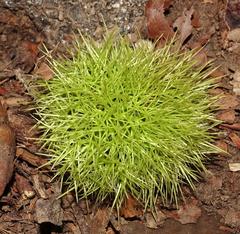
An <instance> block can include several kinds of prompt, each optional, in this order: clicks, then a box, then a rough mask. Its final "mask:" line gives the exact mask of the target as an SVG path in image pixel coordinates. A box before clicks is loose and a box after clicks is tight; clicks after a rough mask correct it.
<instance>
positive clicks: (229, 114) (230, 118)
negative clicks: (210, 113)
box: [217, 110, 236, 124]
mask: <svg viewBox="0 0 240 234" xmlns="http://www.w3.org/2000/svg"><path fill="white" fill-rule="evenodd" d="M235 115H236V112H235V111H234V110H226V111H222V112H220V113H219V114H217V119H219V120H221V121H223V122H224V123H228V124H232V123H233V122H234V120H235V117H236V116H235Z"/></svg>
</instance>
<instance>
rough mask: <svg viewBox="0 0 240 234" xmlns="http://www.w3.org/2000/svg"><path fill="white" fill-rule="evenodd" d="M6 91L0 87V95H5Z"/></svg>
mask: <svg viewBox="0 0 240 234" xmlns="http://www.w3.org/2000/svg"><path fill="white" fill-rule="evenodd" d="M6 93H7V90H6V89H5V88H3V87H0V95H5V94H6Z"/></svg>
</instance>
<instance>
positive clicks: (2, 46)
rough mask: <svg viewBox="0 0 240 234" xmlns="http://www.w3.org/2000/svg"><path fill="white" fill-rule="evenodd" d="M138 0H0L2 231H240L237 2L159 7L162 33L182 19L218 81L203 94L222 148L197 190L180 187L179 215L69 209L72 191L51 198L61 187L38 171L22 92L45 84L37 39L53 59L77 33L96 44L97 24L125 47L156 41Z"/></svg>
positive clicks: (178, 1)
mask: <svg viewBox="0 0 240 234" xmlns="http://www.w3.org/2000/svg"><path fill="white" fill-rule="evenodd" d="M146 2H147V1H144V0H128V1H125V0H99V1H96V0H82V1H78V0H71V1H65V0H59V1H53V0H32V1H28V0H20V1H8V0H0V101H2V103H4V106H6V107H7V116H8V121H7V120H6V118H5V117H6V116H5V112H4V109H1V108H0V141H4V140H5V138H6V137H5V136H4V134H5V132H4V131H5V130H6V126H7V127H9V126H10V127H11V128H10V129H11V130H12V129H13V132H15V134H16V142H15V141H14V133H13V132H12V133H11V134H12V138H11V137H10V138H8V139H7V147H5V148H4V145H3V144H2V145H0V170H3V167H4V166H6V168H7V169H6V170H5V171H3V172H1V176H2V178H5V181H4V180H3V179H0V182H1V185H0V192H1V191H2V190H4V189H5V191H4V193H3V195H2V197H1V199H0V233H31V234H34V233H44V234H45V233H83V234H85V233H93V234H94V233H108V234H112V233H124V234H133V233H139V234H144V233H149V234H155V233H161V234H165V233H166V234H167V233H174V234H183V233H184V234H185V233H189V234H224V233H240V199H239V195H240V172H239V171H240V151H239V149H240V133H239V131H240V118H239V113H240V102H239V96H238V95H240V69H239V67H240V66H239V65H240V59H239V56H240V1H237V0H229V1H219V0H199V1H194V0H191V1H190V0H166V1H165V4H166V5H165V11H164V19H167V22H168V24H169V25H170V27H173V25H176V24H174V22H176V19H179V18H180V17H182V18H181V19H182V20H183V21H182V24H183V23H185V24H184V25H185V26H184V27H182V28H181V30H180V31H181V32H182V33H183V34H184V33H185V36H183V37H184V46H185V47H186V48H188V49H189V48H196V47H197V46H204V50H203V51H202V53H201V54H200V55H199V58H198V59H199V62H200V63H202V62H206V61H207V60H211V59H213V60H214V66H216V67H218V66H219V68H218V69H217V71H216V72H215V73H214V74H213V76H221V77H222V78H221V80H220V82H219V86H218V88H216V89H214V90H212V91H211V92H212V93H213V94H221V95H222V98H221V100H220V101H219V105H220V108H219V111H218V112H217V113H216V115H217V117H218V118H219V119H220V120H222V121H223V123H222V124H221V125H220V126H218V129H219V132H221V135H220V137H219V139H218V140H217V141H216V144H217V145H218V146H219V147H220V148H222V149H224V150H225V151H227V152H228V154H224V153H223V154H220V155H217V156H213V158H212V159H211V160H210V161H209V162H208V164H207V169H208V173H207V175H204V176H203V178H202V179H201V181H199V182H196V190H195V191H192V190H190V189H189V188H188V187H183V191H184V195H185V202H183V201H182V202H180V205H179V207H178V209H176V207H174V206H168V207H163V206H161V205H159V207H158V210H157V216H156V219H155V218H153V216H152V214H151V213H148V212H147V213H145V214H142V210H139V208H138V207H137V205H136V202H135V201H134V200H131V199H129V201H128V202H127V203H126V204H125V206H124V207H123V208H122V212H121V216H122V217H121V218H120V220H117V217H116V216H115V215H114V214H111V213H110V209H109V208H108V206H107V205H108V204H106V206H104V205H103V206H101V207H99V206H97V205H95V204H94V201H89V204H88V207H87V205H86V202H85V201H79V202H78V203H77V202H76V201H75V199H74V196H73V195H72V194H68V195H67V196H65V197H63V198H62V199H56V197H57V194H59V189H60V182H59V181H54V182H51V176H52V175H53V174H52V172H51V171H50V170H49V169H48V168H40V169H39V166H41V165H43V164H44V163H45V162H46V159H45V158H42V157H40V156H39V155H38V150H39V147H38V146H37V145H36V144H35V143H34V142H33V141H32V140H31V138H33V137H36V136H37V135H38V132H37V130H36V129H34V128H32V127H33V125H34V124H35V120H34V119H33V118H32V117H31V114H30V112H29V111H28V108H29V103H31V102H32V98H31V96H30V95H29V87H30V84H31V82H32V80H34V79H36V78H37V77H42V78H43V79H46V80H47V79H51V78H52V73H51V70H50V69H49V66H48V65H47V62H46V60H45V56H44V55H43V53H42V51H41V48H42V47H41V45H42V44H43V43H44V45H45V46H46V47H47V48H48V49H49V50H53V52H54V53H64V52H65V49H64V48H66V46H69V45H70V44H71V41H72V40H73V39H74V33H78V30H79V29H80V30H81V32H83V33H84V34H88V35H91V36H93V37H94V38H95V39H96V40H98V39H101V37H102V36H103V34H104V27H105V26H104V24H106V26H107V28H109V29H111V28H113V27H115V26H118V27H119V30H120V32H121V33H123V34H125V35H127V36H128V38H130V40H132V41H133V42H137V41H138V40H140V39H147V38H152V39H154V37H156V35H155V33H156V31H154V30H158V29H159V28H158V25H155V26H156V27H155V26H152V28H153V29H152V31H151V29H150V30H149V28H148V27H149V24H148V23H149V21H148V20H149V19H147V18H146V15H145V13H144V12H145V4H146ZM160 2H161V1H160ZM162 2H163V1H162ZM191 9H192V10H191ZM155 10H156V9H155ZM160 10H161V9H160ZM160 10H159V9H157V10H156V12H158V13H159V12H160ZM158 13H157V14H158ZM160 21H161V17H160ZM160 21H158V20H157V21H154V20H153V21H152V22H150V24H153V23H156V22H157V23H156V24H158V23H159V24H161V22H160ZM147 24H148V25H147ZM146 25H147V26H146ZM159 27H160V28H161V25H160V26H159ZM179 27H180V26H179ZM156 28H157V29H156ZM173 28H174V27H173ZM138 31H140V32H141V33H142V38H139V34H138V33H137V32H138ZM156 34H157V33H156ZM185 37H186V38H185ZM11 134H10V135H11ZM15 149H16V153H15ZM5 154H6V155H9V154H14V155H13V156H14V165H11V164H13V163H12V162H11V161H6V157H7V156H6V155H5ZM6 162H7V163H6ZM12 166H14V169H13V171H12V169H11V167H12ZM4 173H5V174H4ZM10 178H11V180H10ZM8 180H10V182H9V183H8V184H7V182H8ZM6 184H7V186H6V188H5V185H6Z"/></svg>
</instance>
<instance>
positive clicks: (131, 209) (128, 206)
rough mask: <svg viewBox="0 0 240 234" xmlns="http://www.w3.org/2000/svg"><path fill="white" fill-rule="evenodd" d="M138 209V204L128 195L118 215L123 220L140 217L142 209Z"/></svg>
mask: <svg viewBox="0 0 240 234" xmlns="http://www.w3.org/2000/svg"><path fill="white" fill-rule="evenodd" d="M139 208H140V205H139V202H138V201H137V200H136V199H135V198H134V197H132V196H131V195H128V197H127V198H126V199H125V201H124V202H123V205H122V207H121V209H120V215H121V216H122V217H124V218H125V219H128V218H134V217H139V216H142V215H143V212H142V209H139Z"/></svg>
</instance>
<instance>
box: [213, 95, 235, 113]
mask: <svg viewBox="0 0 240 234" xmlns="http://www.w3.org/2000/svg"><path fill="white" fill-rule="evenodd" d="M217 104H218V106H219V109H220V110H226V109H231V108H232V109H234V108H235V107H236V106H237V105H238V104H239V102H238V100H237V97H236V96H235V95H232V94H225V95H224V96H223V97H221V98H220V99H219V101H218V103H217Z"/></svg>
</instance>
